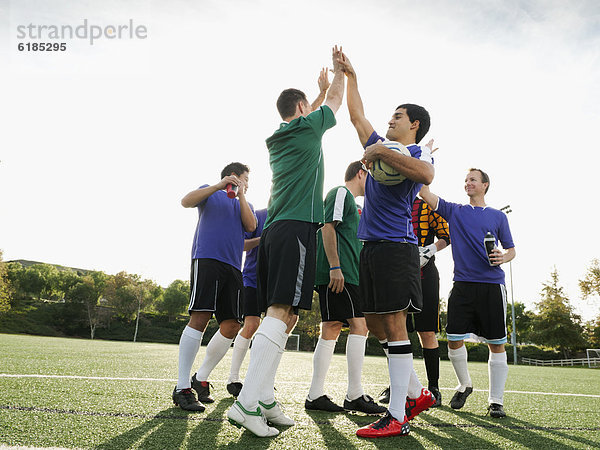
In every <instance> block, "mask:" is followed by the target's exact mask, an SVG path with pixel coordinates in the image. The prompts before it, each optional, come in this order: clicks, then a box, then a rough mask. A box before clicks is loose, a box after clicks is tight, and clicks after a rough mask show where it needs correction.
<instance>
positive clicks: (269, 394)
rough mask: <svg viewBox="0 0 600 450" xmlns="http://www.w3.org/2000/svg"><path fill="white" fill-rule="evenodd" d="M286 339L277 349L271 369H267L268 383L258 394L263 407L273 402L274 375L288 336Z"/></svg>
mask: <svg viewBox="0 0 600 450" xmlns="http://www.w3.org/2000/svg"><path fill="white" fill-rule="evenodd" d="M286 336H287V337H286V339H285V341H284V342H283V345H282V346H281V348H280V349H279V352H278V355H277V358H275V360H274V361H273V365H272V366H271V369H269V378H268V382H267V383H265V384H263V386H262V390H261V392H260V394H259V400H260V401H261V402H263V403H264V404H265V405H270V404H272V403H273V402H274V401H275V375H276V374H277V368H278V367H279V363H280V362H281V358H282V357H283V353H284V351H285V345H286V344H287V338H288V337H290V335H289V334H288V335H286Z"/></svg>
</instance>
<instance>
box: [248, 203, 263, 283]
mask: <svg viewBox="0 0 600 450" xmlns="http://www.w3.org/2000/svg"><path fill="white" fill-rule="evenodd" d="M255 213H256V220H257V224H256V230H254V231H253V232H252V233H246V236H245V238H246V239H252V238H257V237H260V236H261V235H262V232H263V227H264V226H265V222H266V220H267V209H266V208H265V209H258V210H256V211H255ZM257 257H258V246H256V247H254V248H253V249H252V250H250V251H249V252H246V260H245V261H244V271H243V272H242V273H243V275H244V286H248V287H253V288H255V287H256V259H257Z"/></svg>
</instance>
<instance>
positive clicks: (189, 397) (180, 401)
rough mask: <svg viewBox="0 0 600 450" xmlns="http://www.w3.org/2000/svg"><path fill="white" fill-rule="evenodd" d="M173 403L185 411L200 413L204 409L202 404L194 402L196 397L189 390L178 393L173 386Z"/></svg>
mask: <svg viewBox="0 0 600 450" xmlns="http://www.w3.org/2000/svg"><path fill="white" fill-rule="evenodd" d="M173 403H175V406H179V407H180V408H181V409H184V410H186V411H199V412H202V411H204V410H205V409H206V408H205V407H204V405H203V404H202V403H200V402H199V401H198V400H196V396H195V395H194V393H193V392H192V389H190V388H187V389H181V390H179V391H178V390H177V386H175V389H173Z"/></svg>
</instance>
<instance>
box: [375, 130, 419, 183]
mask: <svg viewBox="0 0 600 450" xmlns="http://www.w3.org/2000/svg"><path fill="white" fill-rule="evenodd" d="M382 144H383V145H385V146H386V147H387V148H389V149H392V150H395V151H397V152H399V153H402V154H403V155H406V156H411V154H410V151H409V150H408V149H407V148H406V147H405V146H404V145H402V144H401V143H399V142H395V141H388V140H385V141H383V142H382ZM369 173H370V174H371V176H372V177H373V178H374V179H375V181H377V182H378V183H381V184H385V185H387V186H393V185H394V184H400V183H402V182H403V181H404V180H405V179H406V177H405V176H404V175H402V174H400V173H398V171H397V170H396V169H394V168H393V167H391V166H389V165H387V164H386V163H385V162H383V161H382V160H380V159H378V160H375V161H373V164H372V165H371V169H370V170H369Z"/></svg>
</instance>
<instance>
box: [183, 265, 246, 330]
mask: <svg viewBox="0 0 600 450" xmlns="http://www.w3.org/2000/svg"><path fill="white" fill-rule="evenodd" d="M190 278H191V280H190V305H189V307H188V312H189V313H191V312H192V311H212V312H213V313H214V314H215V318H216V319H217V322H219V323H221V322H222V321H223V320H228V319H235V320H238V321H240V320H241V319H242V298H241V297H242V287H243V281H242V272H240V271H239V270H237V269H236V268H235V267H233V266H231V265H229V264H226V263H224V262H221V261H217V260H216V259H209V258H200V259H192V273H191V277H190Z"/></svg>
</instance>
